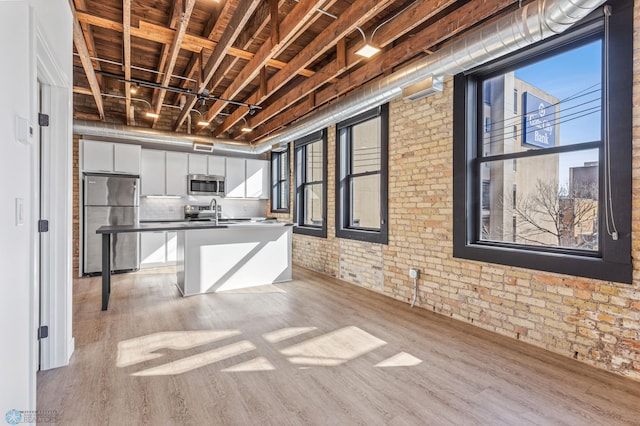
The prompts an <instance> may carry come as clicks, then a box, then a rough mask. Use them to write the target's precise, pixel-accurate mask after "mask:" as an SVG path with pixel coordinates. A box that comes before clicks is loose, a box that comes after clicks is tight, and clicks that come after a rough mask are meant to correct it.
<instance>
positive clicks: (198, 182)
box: [187, 175, 225, 196]
mask: <svg viewBox="0 0 640 426" xmlns="http://www.w3.org/2000/svg"><path fill="white" fill-rule="evenodd" d="M187 185H188V186H187V192H188V193H189V195H219V196H224V191H225V187H224V176H211V175H187Z"/></svg>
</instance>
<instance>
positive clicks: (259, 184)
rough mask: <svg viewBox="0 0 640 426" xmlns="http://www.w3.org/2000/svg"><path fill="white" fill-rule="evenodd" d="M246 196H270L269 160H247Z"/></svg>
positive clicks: (264, 197)
mask: <svg viewBox="0 0 640 426" xmlns="http://www.w3.org/2000/svg"><path fill="white" fill-rule="evenodd" d="M246 167H247V168H246V182H247V186H246V197H247V198H261V199H267V198H269V162H268V161H264V160H246Z"/></svg>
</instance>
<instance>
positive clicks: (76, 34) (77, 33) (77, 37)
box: [69, 0, 105, 121]
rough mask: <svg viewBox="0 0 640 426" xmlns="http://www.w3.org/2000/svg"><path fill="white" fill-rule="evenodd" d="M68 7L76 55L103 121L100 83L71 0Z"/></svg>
mask: <svg viewBox="0 0 640 426" xmlns="http://www.w3.org/2000/svg"><path fill="white" fill-rule="evenodd" d="M69 7H70V8H71V12H72V13H73V44H75V46H76V50H77V51H78V55H80V61H81V62H82V68H83V69H84V73H85V74H86V76H87V80H88V81H89V87H90V88H91V94H92V95H93V99H94V100H95V102H96V106H97V107H98V113H99V114H100V120H103V121H104V119H105V116H104V105H103V103H102V94H101V91H100V84H99V83H98V79H97V78H96V73H95V71H94V69H93V63H92V62H91V58H90V55H89V49H88V48H87V43H86V41H85V39H84V33H83V32H82V27H81V26H80V21H78V18H77V17H76V8H75V6H74V4H73V2H72V1H71V0H70V1H69Z"/></svg>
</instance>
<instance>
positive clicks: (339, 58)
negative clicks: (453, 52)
mask: <svg viewBox="0 0 640 426" xmlns="http://www.w3.org/2000/svg"><path fill="white" fill-rule="evenodd" d="M454 3H455V0H430V1H424V2H418V3H413V4H412V5H411V6H410V7H408V8H407V9H406V10H405V11H404V12H402V13H401V14H400V15H398V16H397V17H396V18H395V19H394V20H393V22H389V23H387V25H386V26H382V27H380V31H378V32H377V33H376V34H377V37H376V40H375V41H376V45H377V46H378V47H381V48H383V47H386V46H387V45H389V44H390V43H391V42H393V41H394V40H396V39H397V38H399V37H401V36H403V35H404V34H406V33H408V32H409V31H411V30H412V29H413V28H415V27H417V26H418V25H420V24H421V23H423V22H425V21H427V20H428V19H431V18H433V17H434V16H436V15H437V14H438V13H440V12H442V11H443V10H444V9H446V8H447V7H450V6H452V5H453V4H454ZM344 46H345V50H344V52H343V53H337V54H336V60H335V61H333V62H330V63H329V64H327V65H326V66H324V67H323V68H322V69H320V70H318V71H317V72H316V73H315V75H313V76H312V77H309V79H307V80H306V81H304V82H302V83H300V84H299V85H298V86H297V87H296V89H295V90H290V91H287V92H286V93H282V94H281V96H278V97H277V99H276V100H275V101H274V102H272V103H271V104H270V105H269V106H267V107H265V108H264V109H263V110H261V111H260V112H258V113H257V114H256V115H255V116H253V117H250V118H249V119H248V120H247V121H248V126H249V127H250V128H257V127H258V126H259V125H261V124H262V123H264V122H265V121H267V120H269V119H270V118H272V117H274V116H275V115H277V114H279V113H281V112H282V111H284V110H285V109H286V108H287V107H289V106H291V105H293V104H295V103H296V102H298V101H299V100H301V99H303V98H305V97H306V96H308V95H309V93H312V92H313V91H314V90H316V89H318V88H319V87H321V86H323V85H324V84H326V83H328V82H330V81H331V80H333V79H334V78H336V77H338V76H339V75H340V74H342V73H343V72H344V71H345V70H347V69H350V68H353V67H355V66H356V65H358V64H360V63H361V62H362V61H363V60H364V58H363V57H362V56H359V55H357V54H356V51H357V50H358V49H359V48H360V46H361V45H360V43H356V44H353V45H352V46H351V47H350V48H349V49H348V50H346V43H345V44H344ZM240 112H241V111H236V112H234V114H232V115H231V116H230V117H229V118H227V120H225V123H223V128H225V127H226V129H228V128H229V127H230V125H232V124H233V122H234V120H235V121H237V120H239V118H238V117H239V113H240ZM226 129H225V130H226ZM240 135H241V133H236V134H235V135H234V136H235V137H238V136H240Z"/></svg>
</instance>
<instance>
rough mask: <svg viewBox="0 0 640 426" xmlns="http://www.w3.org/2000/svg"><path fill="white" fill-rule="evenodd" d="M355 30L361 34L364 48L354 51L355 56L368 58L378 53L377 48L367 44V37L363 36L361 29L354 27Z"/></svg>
mask: <svg viewBox="0 0 640 426" xmlns="http://www.w3.org/2000/svg"><path fill="white" fill-rule="evenodd" d="M356 29H357V30H358V31H360V34H362V38H363V39H364V46H362V47H361V48H360V49H358V50H357V51H356V55H360V56H364V57H365V58H370V57H372V56H373V55H375V54H376V53H378V52H380V49H379V48H378V47H375V46H374V45H372V44H370V43H369V42H367V36H366V35H365V34H364V31H362V28H360V27H356Z"/></svg>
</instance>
